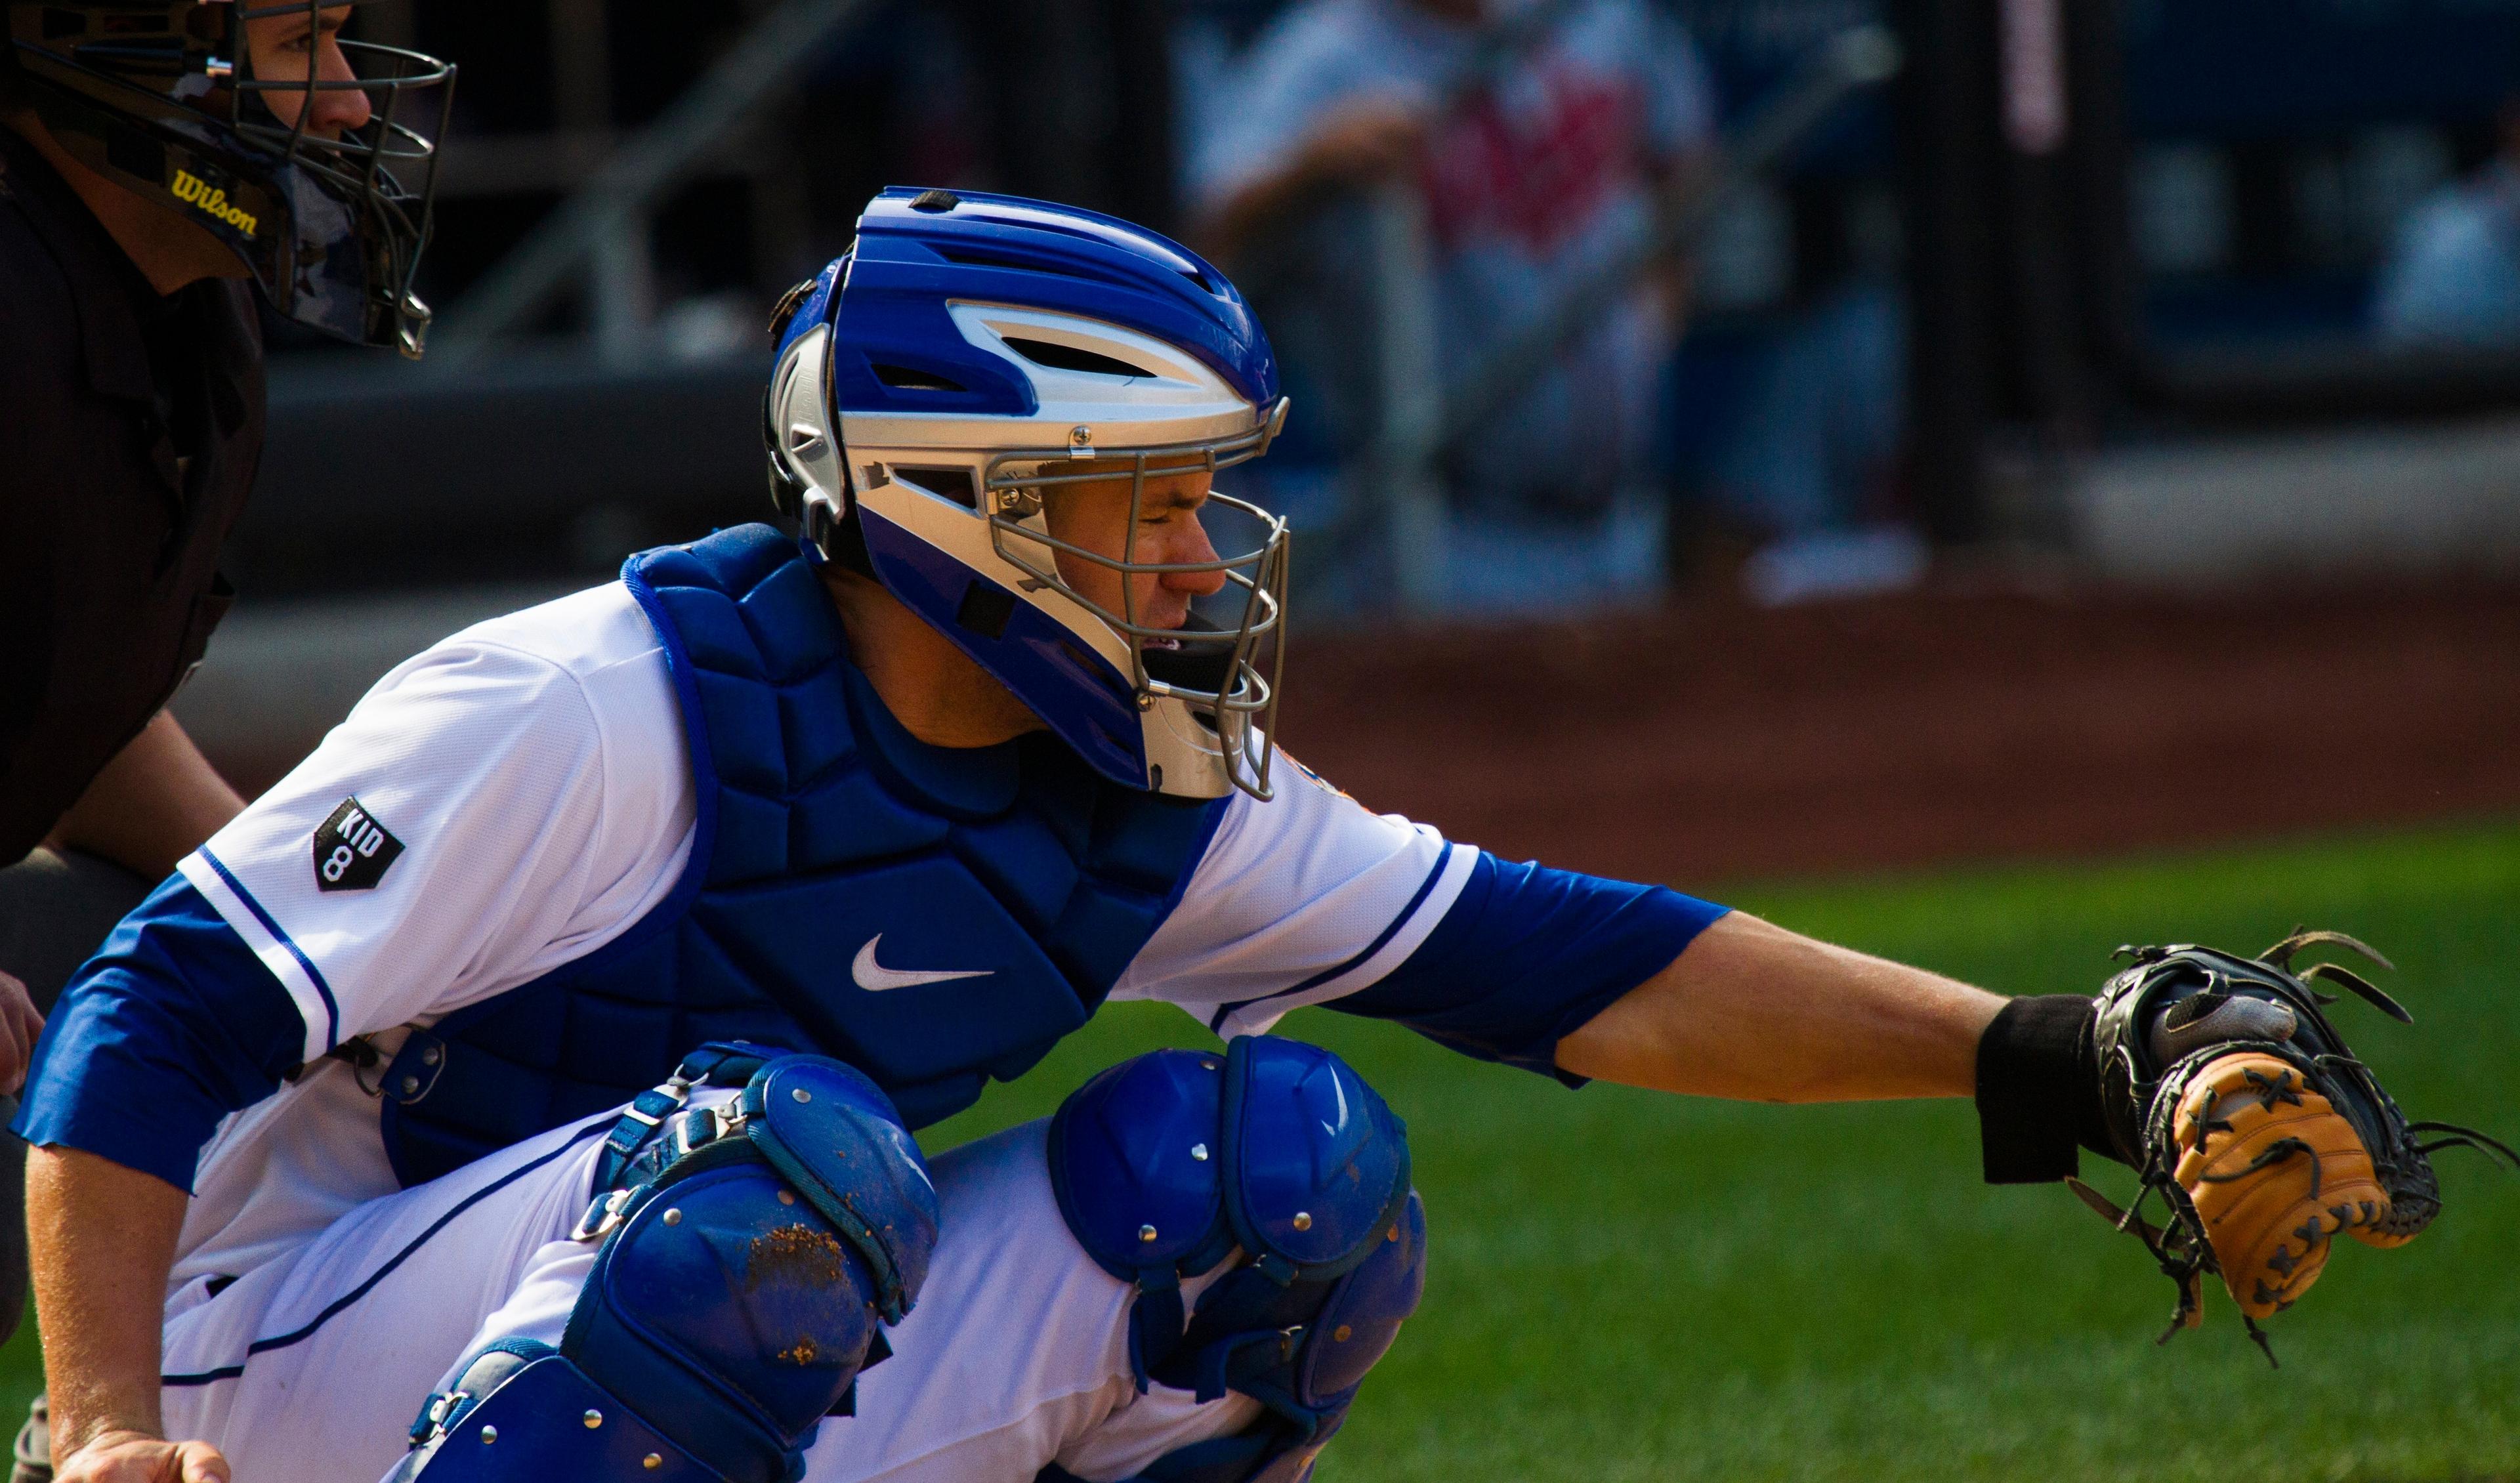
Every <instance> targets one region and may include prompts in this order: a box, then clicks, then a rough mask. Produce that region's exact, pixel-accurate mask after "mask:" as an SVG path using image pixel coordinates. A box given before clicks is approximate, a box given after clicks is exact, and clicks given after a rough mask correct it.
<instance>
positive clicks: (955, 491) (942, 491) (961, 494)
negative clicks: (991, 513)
mask: <svg viewBox="0 0 2520 1483" xmlns="http://www.w3.org/2000/svg"><path fill="white" fill-rule="evenodd" d="M892 475H893V477H894V478H897V479H901V480H904V481H906V482H909V483H913V484H917V485H918V486H919V487H920V488H922V489H924V490H926V491H927V492H928V493H930V494H935V495H942V496H943V497H945V498H946V499H949V500H952V501H953V502H954V503H955V504H957V505H960V506H962V507H963V508H964V509H966V510H977V509H979V508H980V496H979V492H978V491H977V490H975V489H973V488H972V487H971V471H970V470H968V469H904V468H899V467H895V468H894V470H893V471H892Z"/></svg>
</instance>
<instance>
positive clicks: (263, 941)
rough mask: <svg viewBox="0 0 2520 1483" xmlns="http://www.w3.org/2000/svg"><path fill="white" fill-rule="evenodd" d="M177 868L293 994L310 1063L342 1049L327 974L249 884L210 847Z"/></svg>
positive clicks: (338, 1018) (337, 1013) (337, 1014)
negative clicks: (317, 965) (258, 898)
mask: <svg viewBox="0 0 2520 1483" xmlns="http://www.w3.org/2000/svg"><path fill="white" fill-rule="evenodd" d="M175 868H176V870H178V871H180V872H181V873H182V874H183V876H184V878H185V879H186V880H187V881H189V882H191V884H192V887H193V889H195V890H197V891H199V892H201V893H202V897H203V900H205V901H207V902H209V904H210V906H211V908H212V909H213V910H215V911H216V912H217V913H218V914H219V916H221V917H222V918H224V919H226V921H227V923H228V926H229V928H230V929H231V930H233V931H234V932H235V933H236V934H237V936H238V937H240V938H242V939H243V940H244V942H245V944H246V946H247V947H248V948H249V949H251V950H252V952H253V956H254V957H255V958H256V959H257V960H259V961H260V962H261V964H262V966H264V967H266V968H268V969H270V970H271V976H272V977H274V978H276V979H278V980H280V986H281V987H282V988H284V989H286V990H288V991H289V998H290V1002H291V1003H293V1004H294V1005H295V1006H296V1007H297V1016H298V1018H299V1019H301V1020H303V1021H304V1022H305V1025H306V1055H305V1056H304V1058H305V1059H307V1060H310V1061H311V1060H316V1059H318V1058H320V1057H322V1056H326V1055H328V1054H330V1053H331V1051H332V1050H333V1048H334V1047H335V1046H337V1045H338V1044H340V1040H341V1009H340V1005H339V1004H338V1002H337V1001H336V1000H335V999H334V997H333V986H332V985H331V984H329V983H326V982H325V981H324V973H323V970H322V969H320V968H318V967H316V966H315V960H314V959H312V958H309V957H307V956H306V953H305V950H304V949H302V948H300V947H298V945H297V944H296V943H295V942H293V941H292V940H291V939H290V936H289V933H288V932H287V931H285V930H283V929H282V927H281V925H280V923H279V922H278V921H273V920H272V916H271V914H270V913H269V912H266V911H264V910H263V908H262V903H261V902H259V901H256V900H254V899H253V893H252V892H250V891H248V890H247V889H246V888H245V882H243V881H241V880H239V879H237V877H236V876H235V875H234V874H233V873H232V872H230V871H229V870H228V868H227V867H226V866H225V865H224V864H222V863H220V860H219V857H218V856H216V855H214V854H211V853H210V847H209V846H208V845H206V844H205V845H203V846H202V847H201V848H200V849H197V850H195V851H194V852H193V853H192V854H190V855H187V856H185V857H184V859H183V860H182V861H180V862H179V863H178V864H177V865H176V867H175ZM319 1026H320V1030H319ZM319 1035H320V1036H321V1038H320V1039H319V1038H318V1036H319Z"/></svg>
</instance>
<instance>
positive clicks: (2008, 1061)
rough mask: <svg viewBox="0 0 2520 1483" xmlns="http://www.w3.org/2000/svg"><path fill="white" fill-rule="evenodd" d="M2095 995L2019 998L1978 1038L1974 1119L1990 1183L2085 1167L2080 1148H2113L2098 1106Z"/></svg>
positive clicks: (2055, 1176) (2027, 1181)
mask: <svg viewBox="0 0 2520 1483" xmlns="http://www.w3.org/2000/svg"><path fill="white" fill-rule="evenodd" d="M2092 1028H2093V1001H2092V1000H2090V999H2087V998H2085V997H2083V996H2082V995H2080V994H2042V995H2036V996H2032V997H2028V998H2022V999H2015V1000H2012V1001H2010V1002H2009V1003H2007V1004H2005V1005H2004V1007H2003V1009H2002V1010H2000V1011H1997V1012H1996V1016H1995V1020H1994V1022H1993V1023H1991V1024H1989V1025H1988V1026H1987V1027H1986V1033H1985V1034H1984V1035H1983V1036H1981V1037H1980V1038H1979V1040H1978V1043H1977V1119H1978V1142H1979V1147H1980V1151H1981V1152H1982V1153H1983V1154H1984V1156H1985V1160H1986V1182H1987V1183H1988V1184H1990V1185H2035V1184H2044V1183H2046V1182H2048V1181H2049V1180H2059V1179H2063V1178H2065V1177H2066V1176H2068V1175H2071V1174H2074V1173H2077V1172H2079V1171H2080V1168H2081V1162H2082V1161H2081V1159H2080V1158H2079V1157H2078V1156H2077V1149H2078V1148H2090V1149H2092V1150H2093V1152H2095V1153H2102V1154H2107V1155H2108V1156H2109V1157H2111V1158H2114V1157H2116V1156H2117V1155H2116V1154H2115V1153H2114V1152H2111V1145H2110V1139H2109V1134H2108V1122H2107V1119H2106V1117H2105V1116H2104V1115H2103V1113H2102V1112H2101V1110H2100V1059H2099V1052H2098V1050H2097V1048H2096V1046H2095V1045H2094V1043H2093V1038H2092Z"/></svg>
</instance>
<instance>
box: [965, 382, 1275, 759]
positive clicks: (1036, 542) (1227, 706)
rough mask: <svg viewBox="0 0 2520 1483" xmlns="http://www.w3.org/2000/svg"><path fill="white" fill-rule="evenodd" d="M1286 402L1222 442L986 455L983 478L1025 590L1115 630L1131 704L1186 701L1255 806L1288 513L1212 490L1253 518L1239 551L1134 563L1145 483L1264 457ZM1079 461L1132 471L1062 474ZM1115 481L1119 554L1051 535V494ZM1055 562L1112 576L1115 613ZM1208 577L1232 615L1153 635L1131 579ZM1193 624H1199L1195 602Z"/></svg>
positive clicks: (999, 538)
mask: <svg viewBox="0 0 2520 1483" xmlns="http://www.w3.org/2000/svg"><path fill="white" fill-rule="evenodd" d="M1285 407H1286V403H1285V400H1284V399H1283V398H1280V400H1279V401H1278V403H1277V405H1276V406H1274V407H1272V408H1271V409H1270V410H1269V411H1268V412H1267V413H1266V414H1265V415H1264V416H1262V418H1261V419H1260V423H1259V426H1257V427H1253V428H1252V429H1251V430H1250V431H1248V432H1242V433H1238V434H1235V435H1233V436H1230V437H1223V438H1212V439H1206V440H1202V441H1193V442H1186V443H1171V444H1165V445H1161V446H1155V447H1146V448H1132V449H1113V450H1096V449H1091V448H1088V447H1078V448H1044V449H1018V450H1012V451H1009V452H1004V453H1000V454H997V455H995V456H994V457H992V458H991V459H990V460H989V462H988V464H987V465H986V466H985V468H984V470H983V472H982V483H983V487H984V493H983V495H982V498H983V499H984V500H985V502H986V505H985V509H986V513H987V516H988V521H989V541H990V544H991V546H992V547H993V548H994V549H995V550H996V552H997V554H998V556H999V557H1000V558H1002V559H1003V560H1005V561H1006V562H1009V563H1010V564H1012V565H1013V566H1014V567H1015V568H1016V569H1017V570H1019V571H1022V572H1023V573H1024V574H1025V575H1026V576H1027V577H1028V578H1029V579H1030V580H1029V581H1027V582H1026V583H1025V585H1026V586H1027V587H1033V588H1036V589H1038V588H1040V587H1047V588H1049V589H1051V590H1052V591H1055V592H1057V593H1058V594H1059V595H1060V596H1062V597H1064V598H1067V599H1068V600H1069V601H1071V602H1073V603H1075V604H1077V605H1078V606H1079V607H1083V608H1084V609H1085V610H1086V611H1088V612H1090V613H1092V614H1094V616H1095V617H1097V618H1099V619H1100V620H1102V622H1103V623H1104V624H1105V625H1107V626H1108V627H1109V628H1110V629H1111V630H1112V631H1113V632H1114V633H1116V634H1118V635H1119V636H1120V639H1121V642H1122V643H1123V644H1125V645H1126V646H1127V647H1128V650H1129V660H1130V674H1129V682H1130V686H1131V688H1132V690H1133V692H1134V693H1135V695H1136V697H1137V701H1138V708H1139V709H1140V710H1145V709H1148V707H1150V706H1152V705H1153V704H1154V702H1155V701H1156V700H1159V699H1175V700H1180V701H1182V702H1184V703H1185V704H1186V705H1187V706H1188V707H1189V709H1190V712H1191V714H1192V715H1193V717H1195V718H1196V719H1197V720H1198V721H1199V722H1200V724H1202V725H1203V726H1205V727H1207V728H1208V729H1209V730H1211V731H1213V732H1214V733H1215V736H1216V742H1217V748H1218V750H1219V752H1220V753H1222V755H1223V756H1224V758H1225V769H1226V776H1227V777H1228V778H1229V779H1230V780H1231V781H1232V782H1233V784H1234V786H1236V787H1238V788H1240V789H1241V790H1242V791H1244V792H1246V793H1249V794H1250V795H1251V796H1252V797H1254V798H1257V799H1259V800H1260V801H1262V802H1264V803H1265V802H1267V801H1268V800H1269V799H1270V798H1272V797H1274V796H1275V793H1274V791H1273V789H1272V788H1271V786H1270V773H1271V765H1272V763H1273V762H1274V761H1275V759H1276V755H1277V741H1276V736H1277V714H1278V684H1277V677H1278V673H1279V669H1280V666H1281V661H1282V659H1283V642H1282V641H1283V625H1284V621H1285V611H1286V570H1287V567H1286V562H1287V529H1286V521H1285V518H1284V517H1282V516H1276V515H1272V514H1270V513H1269V512H1268V511H1266V510H1263V509H1261V508H1260V507H1259V506H1257V505H1254V504H1252V503H1250V502H1249V501H1247V500H1239V499H1236V498H1235V497H1234V496H1232V495H1229V494H1225V493H1223V492H1222V491H1220V490H1217V489H1216V488H1215V487H1214V486H1213V485H1211V486H1210V488H1209V490H1208V494H1207V501H1206V504H1207V505H1211V506H1222V507H1223V508H1225V509H1227V510H1231V511H1235V512H1237V513H1238V514H1239V515H1241V516H1242V517H1246V518H1248V519H1251V520H1254V521H1256V522H1258V528H1259V532H1260V533H1259V538H1258V540H1257V542H1256V544H1253V545H1252V546H1251V547H1250V548H1249V549H1248V550H1245V551H1242V552H1240V553H1239V554H1237V555H1232V556H1220V557H1218V558H1217V559H1216V560H1215V561H1212V562H1141V561H1139V560H1138V559H1137V557H1138V523H1139V520H1140V518H1141V517H1142V516H1143V515H1144V513H1145V510H1146V498H1147V480H1148V478H1149V477H1153V478H1164V477H1169V476H1172V475H1176V474H1183V473H1197V472H1206V473H1208V474H1209V475H1210V476H1211V477H1212V476H1213V475H1214V474H1216V473H1217V472H1220V471H1222V470H1226V469H1231V468H1233V467H1234V466H1235V465H1237V464H1242V463H1248V462H1249V461H1251V460H1252V459H1255V458H1258V457H1259V456H1260V455H1261V454H1263V453H1265V452H1267V451H1268V447H1269V443H1270V441H1271V439H1272V438H1274V437H1275V436H1276V434H1277V431H1278V428H1279V427H1281V426H1282V425H1283V421H1284V418H1285ZM1088 458H1091V459H1094V460H1097V461H1102V460H1110V459H1127V460H1128V461H1129V465H1130V467H1129V468H1128V469H1127V470H1125V471H1122V470H1115V469H1101V470H1096V471H1093V472H1082V473H1063V472H1059V466H1060V465H1063V464H1070V463H1074V462H1077V461H1080V460H1083V459H1088ZM1121 478H1126V479H1127V480H1129V523H1128V534H1127V536H1126V537H1125V538H1124V539H1123V541H1122V545H1121V551H1120V555H1119V556H1117V557H1113V556H1111V555H1110V554H1108V553H1106V552H1100V551H1093V550H1089V549H1087V548H1085V547H1082V546H1079V545H1076V544H1074V543H1073V542H1070V541H1063V540H1060V539H1059V538H1057V536H1054V535H1052V534H1051V533H1050V532H1049V529H1048V528H1047V527H1048V524H1049V515H1048V504H1049V499H1050V496H1051V494H1052V493H1053V492H1054V491H1056V490H1057V489H1060V488H1062V487H1065V486H1068V485H1075V484H1105V483H1110V482H1112V481H1113V480H1116V479H1121ZM1202 508H1204V507H1202ZM1026 520H1037V521H1039V522H1040V526H1041V528H1035V527H1034V526H1031V525H1027V524H1025V523H1023V522H1024V521H1026ZM1061 555H1065V556H1070V557H1074V558H1076V559H1077V560H1079V561H1082V562H1089V563H1091V564H1093V565H1096V566H1100V567H1102V568H1103V569H1105V570H1108V571H1114V572H1117V573H1119V575H1120V594H1121V599H1120V601H1121V609H1120V611H1118V612H1113V611H1112V610H1111V609H1110V608H1108V607H1104V606H1103V605H1102V604H1100V603H1097V602H1095V601H1094V600H1093V599H1091V598H1088V597H1087V596H1085V594H1083V593H1081V592H1079V591H1077V590H1076V588H1075V587H1074V586H1073V585H1071V584H1070V583H1069V582H1068V581H1067V579H1066V578H1064V577H1062V576H1060V575H1059V572H1058V558H1059V556H1061ZM1209 571H1214V572H1222V573H1224V576H1225V581H1226V586H1225V588H1224V590H1223V591H1222V592H1221V593H1220V594H1219V595H1218V596H1219V597H1220V598H1230V597H1231V596H1233V595H1236V594H1238V595H1239V599H1240V601H1239V605H1238V607H1239V610H1238V612H1236V613H1235V614H1234V615H1233V618H1232V620H1231V621H1229V622H1225V623H1215V624H1212V625H1209V626H1200V627H1191V626H1188V625H1185V626H1184V627H1182V628H1157V627H1153V626H1151V625H1148V624H1147V623H1144V622H1141V621H1140V619H1139V613H1138V595H1137V589H1136V584H1135V583H1134V582H1133V581H1132V580H1131V579H1132V578H1133V577H1137V576H1162V575H1165V574H1167V573H1174V572H1209ZM1227 606H1228V607H1233V606H1236V605H1234V604H1232V603H1230V602H1229V603H1228V605H1227ZM1192 622H1193V623H1199V622H1201V619H1200V618H1199V616H1198V614H1197V611H1196V605H1193V616H1192ZM1201 678H1204V679H1205V681H1206V683H1205V684H1204V686H1202V685H1201V684H1200V683H1199V680H1200V679H1201ZM1255 724H1256V725H1257V726H1258V727H1259V729H1260V741H1259V744H1258V745H1257V746H1256V747H1255V746H1253V745H1252V744H1251V741H1250V737H1251V728H1252V727H1253V726H1254V725H1255Z"/></svg>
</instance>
